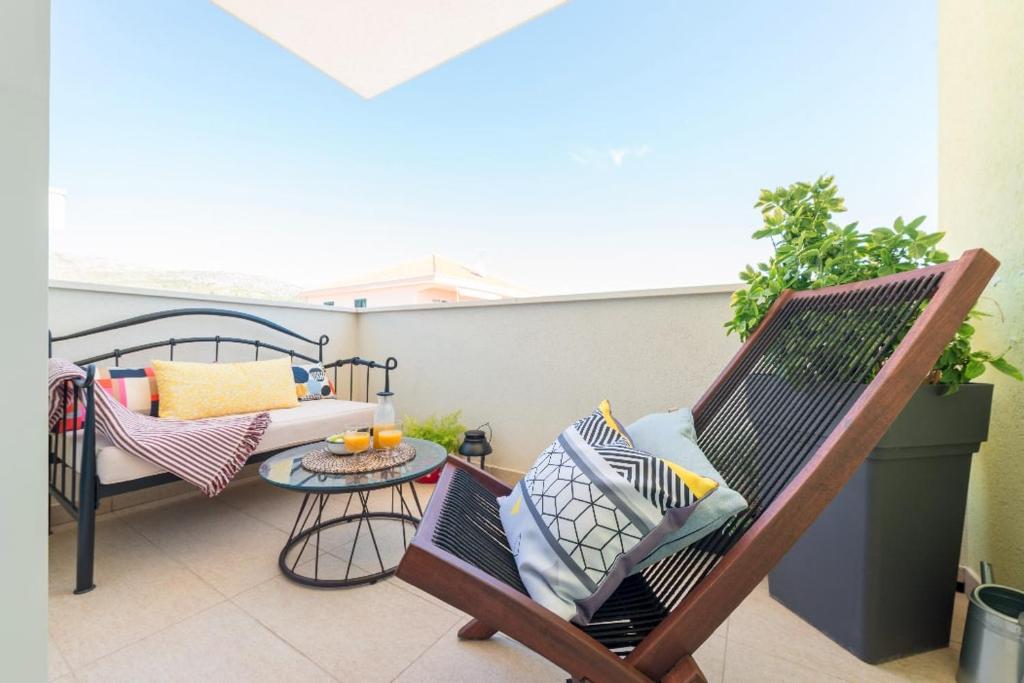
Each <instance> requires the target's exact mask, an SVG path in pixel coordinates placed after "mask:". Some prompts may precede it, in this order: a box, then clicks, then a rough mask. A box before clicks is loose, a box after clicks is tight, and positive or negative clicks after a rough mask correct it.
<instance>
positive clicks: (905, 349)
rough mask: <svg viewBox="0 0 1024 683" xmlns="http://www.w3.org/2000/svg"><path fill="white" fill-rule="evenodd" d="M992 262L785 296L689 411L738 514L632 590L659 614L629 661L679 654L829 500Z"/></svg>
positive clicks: (662, 660) (657, 665) (918, 377)
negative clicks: (738, 497)
mask: <svg viewBox="0 0 1024 683" xmlns="http://www.w3.org/2000/svg"><path fill="white" fill-rule="evenodd" d="M997 267H998V262H997V261H996V260H995V259H994V258H993V257H992V256H990V255H989V254H987V253H986V252H984V251H981V250H976V251H971V252H967V253H965V254H964V255H963V257H962V258H961V259H960V260H958V261H954V262H950V263H946V264H942V265H940V266H934V267H931V268H923V269H919V270H915V271H910V272H905V273H900V274H898V275H893V276H889V277H884V278H879V279H876V280H871V281H867V282H859V283H856V284H851V285H844V286H841V287H831V288H826V289H821V290H811V291H804V292H785V293H784V294H783V295H782V296H780V298H779V300H778V301H777V302H776V303H775V305H774V306H773V307H772V309H771V311H770V312H769V314H768V316H766V318H765V319H764V320H763V321H762V323H761V325H759V326H758V329H757V330H756V332H755V333H754V334H753V335H752V336H751V338H750V339H748V340H747V342H746V343H745V344H744V345H743V347H742V348H741V350H740V351H739V353H738V354H737V356H736V357H735V358H734V359H733V360H732V362H731V363H730V364H729V366H728V367H727V368H726V369H725V370H724V371H723V372H722V374H721V375H720V376H719V378H718V379H717V380H716V382H715V383H714V385H712V387H711V388H710V389H709V390H708V392H707V393H706V394H705V395H704V396H703V397H702V398H701V399H700V401H699V402H698V403H697V405H696V406H695V407H694V416H695V420H696V425H697V433H698V439H699V443H700V446H701V448H702V449H703V450H704V452H705V453H706V454H707V456H708V458H709V459H710V460H711V461H712V463H713V464H714V465H715V467H716V468H717V469H718V470H719V472H721V474H722V476H723V477H724V478H725V480H726V481H727V482H729V484H730V486H733V487H734V488H736V489H737V490H738V491H740V492H741V493H742V494H743V495H744V497H746V499H747V501H748V502H749V503H750V507H749V509H748V510H747V511H746V512H745V513H743V514H741V515H738V516H737V517H735V518H733V519H732V520H731V521H730V522H729V523H728V524H727V525H725V526H724V527H723V528H722V529H720V530H719V531H718V532H716V533H715V534H713V535H711V536H709V537H707V538H705V539H704V540H703V541H702V542H700V543H698V544H696V545H694V546H692V547H690V548H688V549H687V550H685V551H683V552H682V553H679V554H677V555H675V556H673V557H671V558H668V559H667V560H665V561H663V562H661V563H659V564H657V565H655V566H653V567H651V568H649V569H648V570H647V571H646V573H645V576H646V578H647V582H648V584H649V585H650V586H651V587H652V589H653V590H654V591H655V592H656V594H657V595H658V597H659V598H660V599H661V601H662V602H663V604H664V605H665V607H667V608H668V609H672V610H673V611H672V613H671V614H669V615H668V616H667V617H666V618H665V619H664V620H663V621H662V622H661V623H660V624H659V625H658V627H657V628H655V629H654V631H652V632H651V633H650V634H649V635H648V636H647V637H646V638H645V639H644V640H643V642H641V643H640V644H639V645H638V646H637V647H636V649H635V650H634V651H633V652H632V653H631V654H630V655H629V659H630V660H631V661H632V662H633V663H634V664H635V665H636V666H637V667H638V668H640V669H641V670H642V671H645V673H647V674H648V675H652V676H655V675H656V676H658V677H660V675H662V674H663V673H664V672H665V671H667V670H668V668H671V665H672V664H673V663H674V661H675V659H677V658H678V654H679V653H680V652H684V653H685V652H693V651H694V650H695V649H696V648H697V647H698V646H699V645H700V644H701V643H702V642H703V641H704V640H705V639H706V638H707V637H708V636H709V635H710V634H711V633H712V632H713V630H714V629H715V628H716V627H717V626H718V625H719V624H720V623H721V621H722V620H724V619H725V618H726V617H727V616H728V614H729V613H730V612H731V611H732V610H733V609H735V607H736V606H737V605H738V604H739V602H740V601H742V600H743V598H744V597H746V595H747V594H749V592H750V591H751V590H752V589H753V588H754V587H755V586H756V585H757V583H758V582H759V581H761V580H762V579H763V578H764V576H765V575H766V574H767V573H768V571H770V570H771V568H772V567H773V566H774V565H775V563H777V562H778V560H779V559H781V557H782V556H783V555H784V554H785V552H786V551H787V550H788V549H789V548H790V547H791V546H792V544H793V543H794V542H795V541H796V539H797V538H799V536H800V534H802V533H803V531H804V530H806V528H807V527H808V526H809V525H810V524H811V523H812V522H813V521H814V519H815V518H816V517H817V516H818V514H820V512H821V511H822V510H823V509H824V507H825V506H826V505H827V504H828V503H829V502H830V501H831V500H832V498H833V497H834V496H835V495H836V493H838V491H839V490H840V489H841V487H842V486H843V485H844V484H845V483H846V481H847V480H848V479H849V478H850V476H852V475H853V473H854V472H855V471H856V469H857V467H858V466H859V465H860V464H861V462H862V461H863V460H864V458H865V457H866V456H867V455H868V453H869V452H870V451H871V449H872V448H873V447H874V446H875V444H876V443H877V442H878V440H879V439H880V438H881V437H882V436H883V435H884V433H885V431H886V430H887V429H888V428H889V426H890V425H891V424H892V422H893V420H894V419H895V418H896V416H897V415H898V414H899V412H900V411H901V410H902V409H903V407H904V406H905V405H906V403H907V401H908V400H909V399H910V397H911V395H912V394H913V392H914V391H915V390H916V389H917V388H918V387H919V386H920V385H921V383H922V381H923V380H924V378H925V377H926V375H927V374H928V372H929V370H930V369H931V367H932V366H933V364H934V361H935V359H936V358H938V357H939V355H940V353H941V351H942V349H943V348H944V347H945V345H946V344H947V343H949V341H950V340H951V339H952V338H953V335H954V334H955V332H956V329H957V328H958V327H959V325H960V324H961V323H962V322H963V321H964V318H965V317H966V315H967V313H968V312H969V311H970V309H971V307H972V306H973V305H974V303H975V302H976V301H977V299H978V297H979V296H980V294H981V293H982V291H983V289H984V287H985V285H986V284H987V282H988V280H989V278H990V277H991V276H992V274H993V273H994V272H995V270H996V268H997Z"/></svg>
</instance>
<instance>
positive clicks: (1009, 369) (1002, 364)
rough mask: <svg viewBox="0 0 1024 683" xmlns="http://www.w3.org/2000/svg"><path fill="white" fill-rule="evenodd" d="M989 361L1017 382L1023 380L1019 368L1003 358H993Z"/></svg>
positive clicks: (1023, 377) (1023, 376)
mask: <svg viewBox="0 0 1024 683" xmlns="http://www.w3.org/2000/svg"><path fill="white" fill-rule="evenodd" d="M989 363H990V364H991V365H992V367H994V368H995V369H996V370H998V371H999V372H1001V373H1003V374H1004V375H1009V376H1010V377H1012V378H1014V379H1015V380H1017V381H1018V382H1024V374H1021V371H1020V368H1018V367H1017V366H1016V365H1013V364H1011V363H1010V362H1009V361H1008V360H1006V359H1005V358H993V359H992V360H990V361H989Z"/></svg>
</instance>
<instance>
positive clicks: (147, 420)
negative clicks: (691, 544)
mask: <svg viewBox="0 0 1024 683" xmlns="http://www.w3.org/2000/svg"><path fill="white" fill-rule="evenodd" d="M81 377H85V371H84V370H82V368H80V367H78V366H77V365H75V364H74V363H71V362H69V361H66V360H60V359H56V358H51V359H50V429H51V430H53V428H54V427H55V426H56V425H57V423H58V422H60V420H61V419H63V417H64V413H65V410H66V406H65V405H64V392H63V384H64V382H66V381H68V380H72V379H76V378H81ZM95 397H96V398H95V401H96V406H95V408H96V429H97V430H100V431H102V432H103V434H105V435H106V436H107V438H109V439H110V440H111V441H112V442H113V444H114V445H115V446H117V447H118V448H120V449H121V450H124V451H127V452H128V453H131V454H133V455H136V456H138V457H140V458H142V459H143V460H147V461H149V462H151V463H153V464H154V465H158V466H160V467H162V468H164V469H165V470H167V471H168V472H171V473H172V474H175V475H177V476H178V477H181V478H182V479H184V480H185V481H187V482H189V483H190V484H194V485H195V486H197V487H199V489H200V490H202V492H203V493H205V494H206V495H208V496H215V495H217V494H218V493H220V492H221V491H222V490H223V489H224V487H225V486H227V484H228V482H229V481H231V478H232V477H234V476H235V474H237V473H238V470H240V469H241V468H242V466H243V465H245V463H246V461H247V460H248V459H249V456H250V455H252V452H253V451H254V450H256V447H257V446H258V445H259V443H260V439H262V438H263V433H264V432H265V431H266V429H267V426H268V425H269V424H270V415H268V414H267V413H258V414H256V415H239V416H237V417H218V418H210V419H206V420H172V419H168V418H156V417H150V416H148V415H140V414H138V413H134V412H132V411H130V410H128V409H127V408H125V407H124V406H123V405H121V404H120V403H118V402H117V401H116V400H114V398H113V397H112V396H110V395H109V394H108V393H107V392H106V391H104V390H102V389H97V390H96V392H95Z"/></svg>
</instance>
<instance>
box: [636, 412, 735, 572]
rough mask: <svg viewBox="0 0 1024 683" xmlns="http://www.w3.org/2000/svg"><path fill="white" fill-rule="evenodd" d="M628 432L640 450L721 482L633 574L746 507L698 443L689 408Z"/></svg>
mask: <svg viewBox="0 0 1024 683" xmlns="http://www.w3.org/2000/svg"><path fill="white" fill-rule="evenodd" d="M626 431H627V432H628V433H629V436H630V437H631V438H632V439H633V445H634V446H636V447H637V448H638V449H640V450H643V451H647V452H648V453H654V454H655V455H657V456H658V457H659V458H662V459H664V460H669V461H671V462H674V463H676V464H677V465H679V466H681V467H684V468H686V469H688V470H690V471H691V472H694V473H696V474H699V475H701V476H703V477H707V478H709V479H713V480H714V481H716V482H718V484H719V486H718V488H717V489H716V490H715V493H714V495H712V496H708V497H707V499H706V500H704V501H702V504H701V505H700V506H698V507H697V508H696V509H695V510H694V511H693V513H692V514H691V515H690V517H689V518H688V519H687V520H686V522H685V523H684V524H683V525H682V527H680V528H679V529H677V530H676V531H674V532H672V533H671V534H670V535H668V536H666V537H665V538H663V539H662V543H661V545H660V546H659V547H658V548H657V549H655V550H654V551H653V552H652V553H651V554H650V555H648V556H647V557H645V558H644V559H643V560H641V561H640V562H638V563H637V564H636V566H635V567H634V568H633V573H634V574H635V573H637V572H639V571H641V570H642V569H644V568H645V567H649V566H650V565H652V564H654V563H655V562H657V561H658V560H661V559H663V558H665V557H668V556H669V555H672V554H673V553H677V552H679V551H680V550H682V549H683V548H685V547H686V546H688V545H692V544H693V543H696V542H697V541H699V540H700V539H702V538H704V537H705V536H707V535H708V534H710V533H713V532H714V531H715V530H716V529H718V528H719V527H720V526H722V525H723V524H725V522H726V521H727V520H728V519H729V518H730V517H732V516H733V515H736V514H738V513H740V512H742V511H743V510H745V509H746V508H747V501H746V500H745V499H744V498H743V496H741V495H740V494H739V493H738V492H736V491H734V490H732V489H731V488H729V485H728V483H727V482H726V481H725V480H724V479H722V475H720V474H719V473H718V471H717V470H716V469H715V468H714V467H713V466H712V465H711V463H710V462H708V459H707V457H706V456H705V455H704V453H703V451H701V450H700V447H699V446H697V443H696V436H697V432H696V430H695V429H694V425H693V413H691V412H690V409H689V408H683V409H681V410H674V411H672V412H669V413H652V414H650V415H645V416H644V417H642V418H640V419H639V420H637V421H636V422H634V423H633V424H631V425H629V426H628V427H626Z"/></svg>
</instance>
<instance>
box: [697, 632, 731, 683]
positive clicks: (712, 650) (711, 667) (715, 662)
mask: <svg viewBox="0 0 1024 683" xmlns="http://www.w3.org/2000/svg"><path fill="white" fill-rule="evenodd" d="M725 651H726V639H725V638H723V637H722V636H711V637H710V638H708V639H707V640H705V641H704V644H703V645H701V646H700V647H699V648H697V651H696V652H695V653H694V654H693V658H694V659H695V660H697V666H699V667H700V670H701V671H703V672H704V677H705V678H707V679H708V683H722V680H723V678H724V676H725Z"/></svg>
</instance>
